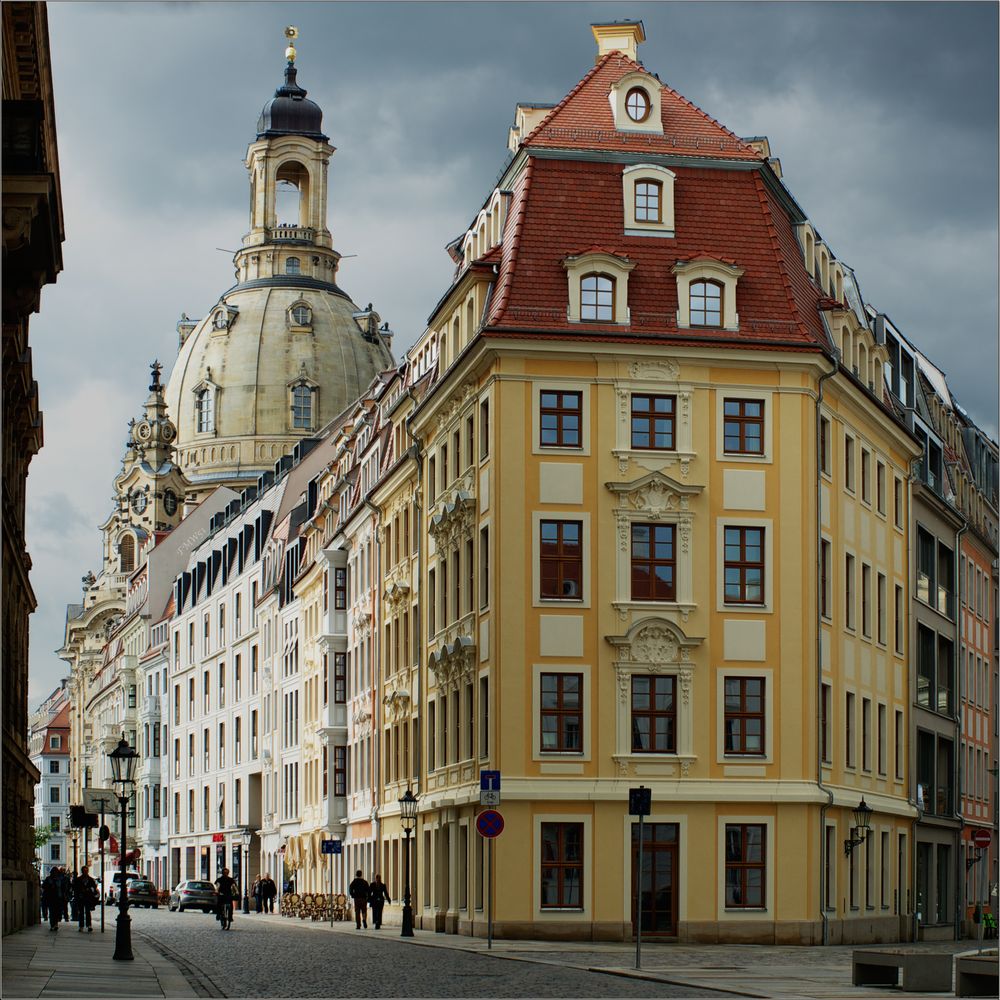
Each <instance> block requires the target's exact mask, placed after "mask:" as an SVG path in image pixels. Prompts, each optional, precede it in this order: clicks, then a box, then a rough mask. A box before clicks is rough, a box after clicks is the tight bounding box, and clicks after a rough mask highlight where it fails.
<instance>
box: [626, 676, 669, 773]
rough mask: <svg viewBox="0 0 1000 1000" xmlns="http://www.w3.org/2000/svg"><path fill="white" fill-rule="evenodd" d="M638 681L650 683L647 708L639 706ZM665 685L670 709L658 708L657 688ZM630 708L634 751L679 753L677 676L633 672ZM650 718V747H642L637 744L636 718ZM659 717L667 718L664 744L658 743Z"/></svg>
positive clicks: (648, 733)
mask: <svg viewBox="0 0 1000 1000" xmlns="http://www.w3.org/2000/svg"><path fill="white" fill-rule="evenodd" d="M636 681H647V682H648V683H649V691H648V692H647V693H646V697H647V698H648V699H649V706H648V707H647V708H637V707H636V703H635V699H636V689H635V688H636ZM661 685H663V686H664V687H667V688H668V692H663V693H664V694H667V693H669V698H670V708H669V709H657V708H656V698H657V697H658V695H659V694H660V692H658V691H657V688H658V687H660V686H661ZM629 710H630V716H629V719H630V726H631V730H632V744H631V745H632V753H641V754H647V753H677V678H676V677H674V676H673V675H671V674H667V675H664V674H633V675H632V683H631V689H630V694H629ZM637 718H638V719H648V720H649V730H648V732H647V734H646V735H647V738H648V741H649V744H650V745H649V746H648V747H645V748H644V747H642V746H637V745H636V735H637V733H636V725H635V723H636V719H637ZM658 719H667V720H668V726H667V737H666V739H665V741H664V742H665V744H666V745H664V746H658V745H657V737H656V721H657V720H658Z"/></svg>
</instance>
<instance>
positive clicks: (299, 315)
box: [292, 306, 312, 326]
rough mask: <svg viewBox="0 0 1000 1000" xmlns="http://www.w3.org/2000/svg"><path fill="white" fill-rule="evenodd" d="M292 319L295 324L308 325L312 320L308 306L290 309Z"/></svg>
mask: <svg viewBox="0 0 1000 1000" xmlns="http://www.w3.org/2000/svg"><path fill="white" fill-rule="evenodd" d="M292 321H293V322H294V323H295V325H296V326H308V325H309V324H310V323H311V322H312V312H311V311H310V310H309V307H308V306H296V307H295V308H294V309H293V310H292Z"/></svg>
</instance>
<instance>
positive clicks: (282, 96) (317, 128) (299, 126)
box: [257, 61, 329, 141]
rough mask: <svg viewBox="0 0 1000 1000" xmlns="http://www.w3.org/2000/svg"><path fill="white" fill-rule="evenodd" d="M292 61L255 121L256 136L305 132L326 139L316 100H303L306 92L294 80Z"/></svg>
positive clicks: (314, 137)
mask: <svg viewBox="0 0 1000 1000" xmlns="http://www.w3.org/2000/svg"><path fill="white" fill-rule="evenodd" d="M295 75H296V69H295V64H294V63H293V62H291V61H289V63H288V65H287V66H285V82H284V85H283V86H281V87H279V88H278V89H277V90H276V91H275V92H274V100H272V101H268V103H267V104H265V105H264V109H263V110H262V111H261V113H260V118H259V119H258V121H257V138H258V139H270V138H274V137H276V136H279V135H304V136H306V137H308V138H309V139H320V140H323V141H328V139H329V137H328V136H325V135H324V134H323V112H322V110H321V109H320V106H319V105H318V104H317V103H316V102H315V101H308V100H306V91H305V90H303V89H302V87H300V86H299V85H298V84H297V83H296V82H295Z"/></svg>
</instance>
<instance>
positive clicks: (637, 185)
mask: <svg viewBox="0 0 1000 1000" xmlns="http://www.w3.org/2000/svg"><path fill="white" fill-rule="evenodd" d="M622 204H623V206H624V208H625V218H624V220H623V225H624V228H625V235H626V236H665V237H671V236H673V235H674V173H673V171H671V170H668V169H667V168H666V167H661V166H660V165H659V164H656V163H635V164H633V165H632V166H629V167H625V168H624V169H623V170H622Z"/></svg>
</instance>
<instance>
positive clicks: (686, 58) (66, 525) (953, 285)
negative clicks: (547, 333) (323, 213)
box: [28, 2, 998, 704]
mask: <svg viewBox="0 0 1000 1000" xmlns="http://www.w3.org/2000/svg"><path fill="white" fill-rule="evenodd" d="M48 10H49V27H50V32H51V46H52V61H53V75H54V83H55V99H56V116H57V119H58V128H59V132H58V141H59V157H60V168H61V172H62V193H63V205H64V211H65V222H66V243H65V245H64V248H63V254H64V265H65V267H64V270H63V272H62V274H61V275H60V276H59V280H58V282H57V283H56V285H54V286H50V287H48V288H47V289H46V290H45V291H44V292H43V295H42V309H41V313H40V314H39V315H38V316H36V317H35V318H34V319H33V320H32V330H31V343H32V346H33V355H34V366H35V376H36V378H37V379H38V382H39V386H40V392H41V403H42V409H43V412H44V422H45V447H44V449H43V450H42V452H41V453H40V454H39V455H38V456H37V457H36V458H35V459H34V461H33V462H32V465H31V473H30V477H29V480H28V545H29V550H30V552H31V555H32V558H33V560H34V570H33V572H32V582H33V585H34V588H35V592H36V594H37V596H38V610H37V611H36V612H35V614H34V616H33V617H32V624H31V675H30V697H31V701H32V704H34V703H35V702H37V701H38V700H39V699H40V698H41V697H42V696H44V695H45V694H47V693H48V691H49V690H51V688H52V687H54V686H55V684H56V683H57V682H58V679H59V678H60V677H61V676H63V675H64V674H65V672H66V669H67V668H66V665H65V664H64V663H63V662H62V661H60V660H58V659H57V658H56V656H55V655H54V653H53V650H55V649H57V648H58V647H59V646H60V645H61V643H62V638H63V622H64V617H65V607H66V604H67V603H69V602H74V601H78V600H79V599H80V593H81V585H80V578H81V577H82V576H83V575H84V573H86V571H87V570H88V569H94V570H95V571H96V570H97V569H99V562H100V536H99V533H98V531H97V525H98V524H99V523H101V522H102V521H103V520H104V519H105V518H106V517H107V515H108V513H109V512H110V508H111V488H112V480H113V478H114V476H115V475H116V474H117V472H118V471H119V468H120V463H121V457H122V454H123V450H124V443H125V439H126V434H127V423H128V420H129V418H130V417H131V416H133V415H137V414H138V413H139V412H140V409H141V405H142V402H143V400H144V398H145V395H146V386H147V384H148V381H147V379H148V367H147V366H148V364H149V362H150V361H151V360H152V359H153V358H156V357H158V358H159V359H160V360H161V361H163V362H164V364H165V365H166V367H167V368H168V369H169V367H170V365H171V364H172V362H173V359H174V357H175V355H176V350H177V334H176V329H175V328H176V323H177V320H178V318H179V316H180V314H181V312H186V313H188V314H189V315H190V316H192V317H201V316H203V315H204V314H205V312H206V311H207V310H208V309H209V308H210V307H211V306H212V304H213V303H214V302H215V301H216V300H217V299H218V296H219V295H220V294H221V293H222V292H223V291H225V290H226V289H227V288H228V287H230V285H231V284H232V279H233V271H232V263H231V256H232V255H231V252H229V251H232V250H234V249H235V248H236V247H237V246H238V245H239V240H240V237H241V236H242V235H243V233H244V231H245V229H246V225H247V217H248V184H247V177H246V170H245V167H244V164H243V158H244V155H245V153H246V148H247V144H248V143H249V142H250V141H252V140H253V139H254V137H255V126H256V123H257V116H258V115H259V113H260V109H261V107H262V106H263V105H264V103H265V102H266V101H267V100H269V99H270V97H271V95H272V93H273V91H274V88H275V87H276V86H278V85H279V84H280V82H281V78H282V71H283V66H284V57H283V52H284V45H285V42H284V38H283V35H282V30H283V28H284V26H285V25H287V24H294V25H297V26H298V28H299V32H300V38H299V43H298V53H299V54H298V62H297V64H298V67H299V83H300V84H301V85H302V86H304V87H305V88H306V89H307V90H308V91H309V96H310V97H311V98H312V99H314V100H316V101H317V102H318V103H319V105H320V106H321V107H322V109H323V111H324V125H325V131H326V133H327V134H328V135H329V136H330V140H331V142H332V143H333V145H334V146H336V147H337V153H336V154H335V156H334V157H333V160H332V163H331V183H330V220H329V221H330V229H331V231H332V233H333V239H334V246H335V247H336V248H337V249H338V250H339V251H340V252H341V253H342V254H345V255H356V256H353V257H349V258H348V259H345V260H344V262H343V264H342V265H341V268H340V272H339V276H338V283H339V284H340V285H341V287H342V288H344V289H345V291H347V292H348V293H349V294H350V295H351V296H352V297H353V299H354V300H355V302H357V303H359V304H362V305H363V304H365V303H367V302H373V303H374V305H375V308H376V309H377V310H378V311H379V312H380V313H381V314H382V317H383V319H385V320H388V322H389V323H390V325H391V327H392V329H393V330H394V331H395V332H396V344H395V346H396V350H397V354H401V353H402V351H403V350H405V348H406V347H408V346H409V345H410V344H412V343H413V341H414V339H415V338H416V337H417V336H418V335H419V334H420V333H421V332H422V330H423V328H424V322H425V320H426V318H427V315H428V313H429V312H430V310H431V308H432V306H433V305H434V303H435V302H436V301H437V300H438V298H439V297H440V295H441V294H442V292H443V291H444V290H445V288H446V286H447V283H448V281H449V279H450V274H451V262H450V260H449V259H448V257H447V256H446V254H445V252H444V249H443V248H444V245H445V244H446V243H447V242H448V241H449V240H450V239H451V238H452V237H454V236H456V235H458V234H459V233H461V232H462V231H463V230H464V229H465V228H466V227H467V225H468V224H469V223H470V221H471V220H472V219H473V217H474V216H475V215H476V213H477V212H478V210H479V208H480V206H481V204H482V201H483V199H484V198H485V197H486V195H487V194H488V193H489V191H490V190H491V189H492V186H493V183H494V179H495V177H496V175H497V172H498V170H499V169H500V167H501V166H502V164H503V160H504V156H505V153H506V138H507V128H508V126H509V125H510V124H511V122H512V119H513V111H514V105H515V104H516V103H517V102H518V101H532V100H534V101H547V102H554V101H558V100H560V99H561V98H562V97H563V96H564V95H565V94H566V93H567V91H569V90H570V89H571V88H572V87H573V86H574V85H575V84H576V82H577V81H578V80H579V79H580V77H582V76H583V75H584V74H585V73H586V72H587V70H588V69H589V68H590V67H591V66H592V65H593V61H594V56H595V53H596V48H595V45H594V41H593V38H592V36H591V32H590V28H589V24H590V23H591V22H593V21H600V20H610V19H615V18H626V17H631V18H641V19H642V20H643V23H644V25H645V29H646V36H647V39H648V41H646V42H645V43H644V44H643V45H642V46H640V49H639V55H640V58H641V59H642V61H643V63H644V64H645V66H646V67H647V68H648V69H650V70H651V71H655V72H657V73H659V75H660V77H661V78H662V79H663V80H664V81H665V82H666V83H668V84H669V85H670V86H672V87H674V88H676V89H677V90H679V91H680V92H681V93H682V94H684V95H685V96H686V97H688V98H689V99H690V100H692V101H693V102H694V103H695V104H697V105H699V106H700V107H701V108H703V109H704V110H705V111H707V112H708V113H709V114H711V115H712V116H714V117H715V118H717V119H718V120H719V121H721V122H722V123H723V124H725V125H727V126H728V127H729V128H731V129H732V130H733V131H734V132H736V133H737V134H738V135H743V136H751V135H767V136H768V137H769V138H770V141H771V150H772V153H773V154H774V155H776V156H778V157H780V159H781V163H782V168H783V171H784V178H785V182H786V184H787V185H788V186H789V188H790V189H791V191H792V193H793V194H794V195H795V197H796V199H797V200H798V202H799V204H800V205H801V206H802V207H803V209H804V211H805V212H806V213H807V214H808V215H809V217H810V219H811V220H812V222H813V224H814V225H815V226H816V228H817V229H818V230H819V231H820V233H821V234H822V236H823V238H824V239H825V240H826V241H827V243H828V244H829V245H830V246H831V248H832V249H833V251H834V253H835V254H836V255H837V257H838V258H840V259H841V260H843V261H845V262H846V263H847V264H848V265H850V266H851V267H853V268H854V269H855V270H856V272H857V275H858V279H859V281H860V284H861V290H862V293H863V294H864V296H865V298H866V299H867V301H869V302H871V303H872V304H873V305H875V306H876V307H877V308H878V309H880V310H882V311H884V312H886V313H887V314H888V315H889V316H890V317H891V318H892V320H893V321H894V323H895V324H896V325H897V326H898V327H899V328H900V329H901V330H902V331H903V332H904V334H905V335H906V336H907V337H908V338H910V339H911V340H912V341H913V342H915V343H916V344H917V345H918V346H919V347H920V348H921V349H922V350H923V351H924V352H925V353H926V354H928V356H929V357H931V358H932V359H933V360H935V361H936V363H937V364H938V365H939V366H940V367H942V368H943V369H944V370H945V372H946V373H947V374H948V376H949V381H950V385H951V387H952V390H953V391H954V392H955V393H956V395H957V397H958V398H959V400H960V401H961V402H962V404H963V405H964V406H965V407H966V408H967V409H968V410H969V411H970V412H971V413H972V415H973V416H974V417H975V418H976V419H977V420H978V421H979V422H980V424H982V425H983V426H984V427H985V428H987V429H988V430H989V432H990V433H991V434H993V435H994V436H995V435H996V426H997V186H998V179H997V147H998V136H997V74H998V66H997V31H998V23H997V10H998V8H997V6H996V5H995V4H987V3H981V4H980V3H972V4H960V3H943V4H933V3H918V4H908V3H888V4H860V3H829V4H823V3H801V4H800V3H776V4H753V3H740V4H728V3H680V4H674V3H662V4H648V3H636V4H629V3H601V4H582V3H556V4H543V3H534V4H528V3H482V4H458V3H454V4H420V3H405V4H389V3H382V4H378V3H359V4H356V3H331V4H325V3H306V4H299V3H222V4H200V3H168V4H152V3H141V4H140V3H134V4H132V3H115V4H91V3H78V2H74V3H54V2H50V3H49V5H48ZM216 248H222V249H223V250H224V251H227V252H220V251H219V250H218V249H216Z"/></svg>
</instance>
